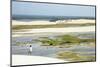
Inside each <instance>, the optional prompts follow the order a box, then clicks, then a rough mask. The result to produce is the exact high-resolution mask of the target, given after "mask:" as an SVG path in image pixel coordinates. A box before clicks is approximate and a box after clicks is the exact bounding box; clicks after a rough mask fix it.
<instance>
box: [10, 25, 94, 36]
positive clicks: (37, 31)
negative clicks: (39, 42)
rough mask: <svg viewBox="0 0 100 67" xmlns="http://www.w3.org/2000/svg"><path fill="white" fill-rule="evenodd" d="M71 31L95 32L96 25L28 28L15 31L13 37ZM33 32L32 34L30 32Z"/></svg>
mask: <svg viewBox="0 0 100 67" xmlns="http://www.w3.org/2000/svg"><path fill="white" fill-rule="evenodd" d="M70 32H95V26H86V27H68V28H43V29H28V30H27V31H20V32H13V35H12V36H13V37H18V36H24V35H25V36H26V35H32V33H33V35H40V34H41V33H44V35H45V34H46V33H48V34H49V33H62V34H66V33H70ZM30 33H31V34H30Z"/></svg>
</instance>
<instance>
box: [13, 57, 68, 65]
mask: <svg viewBox="0 0 100 67" xmlns="http://www.w3.org/2000/svg"><path fill="white" fill-rule="evenodd" d="M61 62H68V61H64V60H60V59H56V58H49V57H42V56H26V55H12V65H13V66H14V65H28V64H45V63H61Z"/></svg>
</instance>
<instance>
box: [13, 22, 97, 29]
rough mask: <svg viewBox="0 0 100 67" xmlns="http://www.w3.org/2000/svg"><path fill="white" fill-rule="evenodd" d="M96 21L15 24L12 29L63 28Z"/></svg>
mask: <svg viewBox="0 0 100 67" xmlns="http://www.w3.org/2000/svg"><path fill="white" fill-rule="evenodd" d="M91 25H95V24H94V23H85V24H53V25H52V24H51V25H14V26H12V30H22V29H37V28H62V27H76V26H91Z"/></svg>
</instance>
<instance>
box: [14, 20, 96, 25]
mask: <svg viewBox="0 0 100 67" xmlns="http://www.w3.org/2000/svg"><path fill="white" fill-rule="evenodd" d="M84 23H95V20H90V19H78V20H58V21H56V22H50V21H43V20H42V21H30V22H25V21H16V20H12V25H52V24H84Z"/></svg>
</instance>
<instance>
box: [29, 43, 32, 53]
mask: <svg viewBox="0 0 100 67" xmlns="http://www.w3.org/2000/svg"><path fill="white" fill-rule="evenodd" d="M31 53H32V45H30V46H29V54H31Z"/></svg>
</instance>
